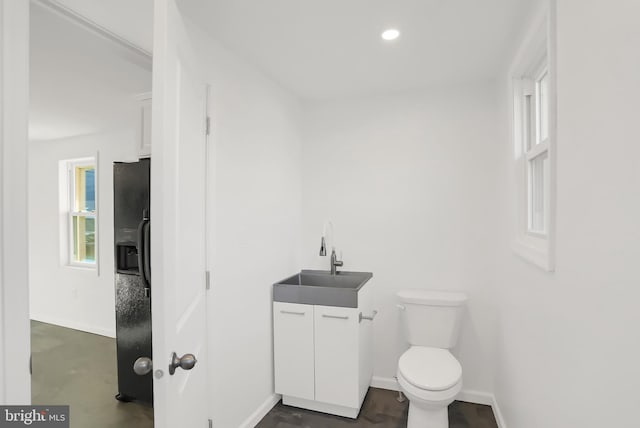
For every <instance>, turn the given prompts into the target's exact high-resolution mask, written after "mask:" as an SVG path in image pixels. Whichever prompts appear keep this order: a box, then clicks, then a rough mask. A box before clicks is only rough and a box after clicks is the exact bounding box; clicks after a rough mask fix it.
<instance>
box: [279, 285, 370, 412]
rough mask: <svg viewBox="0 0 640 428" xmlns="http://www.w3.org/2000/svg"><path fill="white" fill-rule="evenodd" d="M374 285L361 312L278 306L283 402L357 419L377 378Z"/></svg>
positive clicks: (365, 292)
mask: <svg viewBox="0 0 640 428" xmlns="http://www.w3.org/2000/svg"><path fill="white" fill-rule="evenodd" d="M370 282H371V281H369V282H368V283H367V284H365V285H364V286H363V287H362V288H361V289H360V290H359V291H358V307H357V308H346V307H336V306H320V305H306V304H297V303H282V302H274V303H273V330H274V331H273V335H274V368H275V392H276V393H278V394H282V399H283V403H284V404H287V405H291V406H296V407H302V408H306V409H310V410H315V411H320V412H325V413H331V414H336V415H340V416H346V417H351V418H356V417H357V416H358V413H359V411H360V406H361V405H362V402H363V400H364V397H365V395H366V393H367V390H368V388H369V385H370V383H371V376H372V374H373V361H372V352H373V350H372V342H373V337H372V334H373V329H372V322H373V321H372V320H369V319H366V318H365V319H361V317H360V315H361V314H362V315H363V316H365V317H371V316H372V314H373V307H372V295H371V294H372V293H371V287H372V285H371V284H370Z"/></svg>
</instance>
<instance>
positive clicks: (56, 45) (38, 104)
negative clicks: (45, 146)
mask: <svg viewBox="0 0 640 428" xmlns="http://www.w3.org/2000/svg"><path fill="white" fill-rule="evenodd" d="M30 38H31V40H30V43H31V58H30V86H31V88H30V103H31V105H30V112H29V114H30V117H29V136H30V139H31V140H52V139H60V138H68V137H72V136H77V135H87V134H94V133H99V132H103V131H106V130H112V129H114V127H117V126H120V127H122V124H123V121H125V120H132V118H135V116H134V115H133V113H132V109H133V108H135V102H134V96H135V94H139V93H143V92H148V91H150V90H151V62H150V59H149V58H145V57H144V56H143V55H140V53H138V52H135V51H133V50H132V49H131V48H128V47H126V46H124V45H121V44H119V43H117V42H114V41H113V40H111V39H109V38H106V37H103V36H101V35H99V34H98V33H96V32H94V31H91V30H88V29H87V27H86V26H83V25H79V24H78V23H77V22H75V21H74V20H73V19H70V18H69V17H68V16H66V15H65V14H61V13H58V12H56V11H55V10H52V9H51V8H49V7H47V6H44V5H43V4H42V3H39V2H32V7H31V25H30Z"/></svg>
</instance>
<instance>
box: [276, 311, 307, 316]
mask: <svg viewBox="0 0 640 428" xmlns="http://www.w3.org/2000/svg"><path fill="white" fill-rule="evenodd" d="M280 313H281V314H289V315H304V312H293V311H280Z"/></svg>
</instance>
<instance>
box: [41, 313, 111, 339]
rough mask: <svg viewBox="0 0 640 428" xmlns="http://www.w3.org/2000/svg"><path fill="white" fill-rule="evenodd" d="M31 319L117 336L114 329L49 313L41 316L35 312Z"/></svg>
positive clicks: (107, 335) (102, 334)
mask: <svg viewBox="0 0 640 428" xmlns="http://www.w3.org/2000/svg"><path fill="white" fill-rule="evenodd" d="M31 319H32V320H34V321H40V322H44V323H47V324H53V325H59V326H60V327H66V328H70V329H73V330H79V331H84V332H87V333H92V334H97V335H100V336H106V337H111V338H115V337H116V332H115V331H114V330H112V329H108V328H103V327H98V326H94V325H89V324H83V323H79V322H76V321H69V320H65V319H60V318H56V317H50V316H47V315H45V316H41V315H33V314H32V315H31Z"/></svg>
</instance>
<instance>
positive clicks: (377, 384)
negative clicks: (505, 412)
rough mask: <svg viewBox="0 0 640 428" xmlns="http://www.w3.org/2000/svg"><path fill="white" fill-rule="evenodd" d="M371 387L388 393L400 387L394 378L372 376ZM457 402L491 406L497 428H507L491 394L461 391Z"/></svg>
mask: <svg viewBox="0 0 640 428" xmlns="http://www.w3.org/2000/svg"><path fill="white" fill-rule="evenodd" d="M371 386H372V387H373V388H381V389H388V390H390V391H400V385H399V384H398V381H397V380H396V378H394V377H380V376H374V377H373V378H372V379H371ZM457 400H459V401H466V402H467V403H474V404H483V405H485V406H491V409H492V410H493V415H494V416H495V418H496V422H497V423H498V428H507V425H506V424H505V422H504V418H503V417H502V413H501V412H500V407H499V406H498V401H497V400H496V397H495V396H494V395H493V394H491V393H489V392H483V391H474V390H471V389H463V390H462V391H460V394H458V397H457Z"/></svg>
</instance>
